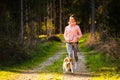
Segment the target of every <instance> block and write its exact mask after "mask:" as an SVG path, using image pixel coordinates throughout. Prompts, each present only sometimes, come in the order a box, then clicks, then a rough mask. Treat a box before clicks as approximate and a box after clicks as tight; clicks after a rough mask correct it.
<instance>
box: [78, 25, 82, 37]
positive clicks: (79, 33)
mask: <svg viewBox="0 0 120 80" xmlns="http://www.w3.org/2000/svg"><path fill="white" fill-rule="evenodd" d="M77 34H78V35H77V38H78V39H79V38H81V37H82V32H81V29H80V27H79V26H78V29H77Z"/></svg>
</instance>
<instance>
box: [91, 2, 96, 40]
mask: <svg viewBox="0 0 120 80" xmlns="http://www.w3.org/2000/svg"><path fill="white" fill-rule="evenodd" d="M91 7H92V8H91V10H92V25H91V36H92V37H94V38H95V2H94V0H91Z"/></svg>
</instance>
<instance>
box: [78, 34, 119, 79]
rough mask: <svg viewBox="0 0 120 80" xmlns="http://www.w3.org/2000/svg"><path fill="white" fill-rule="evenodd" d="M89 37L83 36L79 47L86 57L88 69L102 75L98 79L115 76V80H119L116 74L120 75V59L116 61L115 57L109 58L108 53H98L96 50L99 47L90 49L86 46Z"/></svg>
mask: <svg viewBox="0 0 120 80" xmlns="http://www.w3.org/2000/svg"><path fill="white" fill-rule="evenodd" d="M87 37H89V35H88V34H86V35H83V37H82V38H81V41H80V42H81V45H80V46H79V47H80V50H81V51H82V52H83V54H84V55H85V57H86V58H85V59H86V65H87V68H88V69H89V70H90V71H94V73H95V74H98V75H100V77H98V78H100V79H101V76H102V78H113V77H114V76H115V77H114V78H113V79H116V80H117V75H116V74H119V73H120V68H119V66H120V65H119V63H120V59H115V58H114V57H113V56H108V55H107V53H105V52H104V53H103V52H102V51H103V50H100V51H96V49H95V48H96V47H98V45H96V46H95V47H94V48H93V47H92V48H91V47H90V46H89V47H88V45H86V44H85V42H86V41H88V40H87V39H88V38H87ZM89 39H90V38H89ZM94 43H96V42H94ZM99 49H100V48H99ZM94 73H93V74H94ZM104 75H106V76H104ZM98 78H96V79H95V78H93V80H94V79H95V80H97V79H98Z"/></svg>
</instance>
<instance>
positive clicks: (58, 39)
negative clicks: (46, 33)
mask: <svg viewBox="0 0 120 80" xmlns="http://www.w3.org/2000/svg"><path fill="white" fill-rule="evenodd" d="M48 41H57V42H61V39H60V38H59V37H57V36H50V37H48Z"/></svg>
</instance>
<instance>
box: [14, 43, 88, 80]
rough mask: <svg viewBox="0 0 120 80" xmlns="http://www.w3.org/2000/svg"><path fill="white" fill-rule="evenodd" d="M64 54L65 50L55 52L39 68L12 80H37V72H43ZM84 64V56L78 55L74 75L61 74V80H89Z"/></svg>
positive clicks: (25, 72)
mask: <svg viewBox="0 0 120 80" xmlns="http://www.w3.org/2000/svg"><path fill="white" fill-rule="evenodd" d="M64 45H65V44H62V45H61V46H64ZM65 52H66V49H64V50H59V51H58V52H56V54H55V55H53V56H52V57H50V58H48V59H47V60H46V61H44V62H43V63H41V64H40V65H39V66H37V67H35V68H33V69H30V70H27V71H24V72H22V73H21V74H20V75H19V76H17V77H16V78H15V79H14V80H38V79H39V77H40V75H39V74H38V73H37V72H38V71H39V72H40V71H41V70H43V69H44V67H45V66H49V65H51V64H52V63H53V62H54V61H55V60H58V59H59V58H60V54H61V53H65ZM84 62H85V59H84V56H83V55H81V54H79V62H78V63H79V64H78V67H77V70H76V71H75V72H74V73H69V74H68V73H67V74H63V79H62V80H89V74H88V72H87V70H86V66H85V63H84ZM39 80H40V79H39ZM42 80H44V79H42ZM48 80H54V79H50V78H49V79H48Z"/></svg>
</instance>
